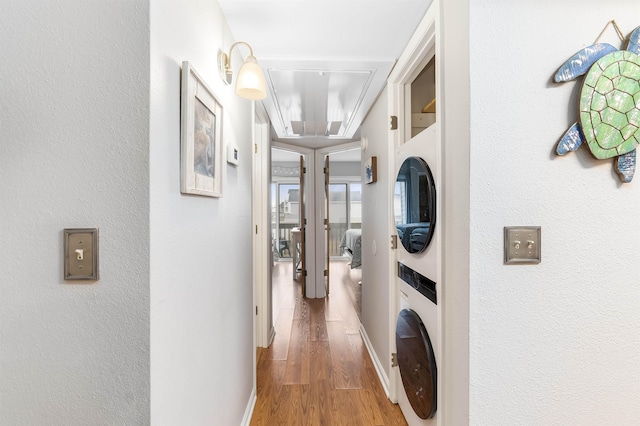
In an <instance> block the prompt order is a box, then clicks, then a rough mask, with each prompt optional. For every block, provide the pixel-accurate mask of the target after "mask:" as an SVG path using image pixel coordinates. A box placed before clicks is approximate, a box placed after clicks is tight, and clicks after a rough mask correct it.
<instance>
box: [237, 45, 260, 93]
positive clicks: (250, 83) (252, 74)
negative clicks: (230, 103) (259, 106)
mask: <svg viewBox="0 0 640 426" xmlns="http://www.w3.org/2000/svg"><path fill="white" fill-rule="evenodd" d="M236 94H237V95H238V96H240V97H241V98H245V99H252V100H259V99H264V98H265V97H266V96H267V82H266V80H265V78H264V73H263V72H262V68H260V65H258V62H257V61H256V57H255V56H253V55H249V56H248V57H247V60H246V61H245V63H244V64H242V66H241V67H240V71H238V77H237V78H236Z"/></svg>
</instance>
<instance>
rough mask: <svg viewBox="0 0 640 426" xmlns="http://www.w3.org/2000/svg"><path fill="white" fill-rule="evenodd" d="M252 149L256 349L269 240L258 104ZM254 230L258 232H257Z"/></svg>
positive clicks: (267, 312)
mask: <svg viewBox="0 0 640 426" xmlns="http://www.w3.org/2000/svg"><path fill="white" fill-rule="evenodd" d="M253 117H254V119H253V132H252V141H253V144H252V145H254V146H255V147H257V152H256V150H255V149H254V146H252V147H251V154H250V155H251V159H252V160H251V164H252V188H251V193H252V195H251V198H252V203H251V204H252V224H253V225H252V228H253V230H252V232H251V234H252V235H253V291H254V306H255V307H256V308H257V311H258V313H257V314H256V315H255V322H254V331H255V342H254V344H255V345H254V346H256V347H263V348H264V347H267V346H268V345H269V342H268V340H269V331H270V329H271V328H272V327H273V324H272V321H271V318H272V314H271V300H270V297H271V296H270V294H271V288H270V287H271V268H270V265H271V258H270V253H271V250H270V247H271V237H270V232H269V226H270V225H269V216H268V214H267V212H268V211H269V195H268V194H269V179H268V176H269V175H270V173H271V167H270V166H269V158H270V157H269V150H270V148H269V118H268V117H267V115H266V112H265V111H264V108H262V107H261V106H260V104H256V103H255V102H254V107H253ZM256 230H257V232H256Z"/></svg>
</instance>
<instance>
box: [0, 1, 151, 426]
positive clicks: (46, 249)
mask: <svg viewBox="0 0 640 426" xmlns="http://www.w3.org/2000/svg"><path fill="white" fill-rule="evenodd" d="M148 17H149V4H148V2H146V1H138V0H136V1H126V2H125V1H106V0H103V1H92V2H79V1H72V0H61V1H56V2H52V1H32V0H19V1H17V0H16V1H11V0H6V1H2V5H1V6H0V40H2V42H0V43H1V46H2V47H1V48H0V49H1V50H2V66H1V67H0V99H1V100H0V123H1V124H0V233H1V234H2V237H1V238H0V271H1V274H2V278H1V279H0V423H1V424H3V425H29V426H31V425H44V424H46V425H65V426H66V425H113V424H132V425H133V424H135V425H143V424H148V423H149V193H148V188H149V163H148V149H149V25H148ZM77 227H96V228H99V229H100V280H99V281H97V282H81V283H78V282H76V283H72V282H66V281H64V280H63V279H62V268H63V266H62V261H63V254H62V230H63V229H64V228H77Z"/></svg>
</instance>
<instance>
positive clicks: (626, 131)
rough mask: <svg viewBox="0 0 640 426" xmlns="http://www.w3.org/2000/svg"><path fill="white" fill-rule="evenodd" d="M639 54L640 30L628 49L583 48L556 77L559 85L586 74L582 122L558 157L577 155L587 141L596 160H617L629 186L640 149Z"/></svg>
mask: <svg viewBox="0 0 640 426" xmlns="http://www.w3.org/2000/svg"><path fill="white" fill-rule="evenodd" d="M611 22H612V23H613V24H614V26H615V27H616V30H617V31H618V34H619V35H620V31H619V30H618V28H617V26H616V25H615V22H613V21H611ZM607 25H608V24H607ZM605 29H606V27H605ZM603 32H604V30H603ZM621 38H622V37H621ZM639 54H640V26H639V27H637V28H636V29H635V30H633V32H632V33H631V35H630V36H629V41H628V43H627V49H626V50H618V49H616V48H615V47H613V46H612V45H610V44H607V43H596V44H594V45H591V46H588V47H585V48H584V49H582V50H580V51H579V52H578V53H576V54H575V55H573V56H572V57H571V58H569V60H567V62H565V63H564V64H562V66H561V67H560V68H559V69H558V72H557V73H556V75H555V77H554V80H555V81H556V82H557V83H560V82H564V81H570V80H573V79H575V78H577V77H579V76H581V75H585V77H584V82H583V83H582V90H581V92H580V121H579V124H578V123H574V124H573V125H571V127H569V130H567V132H566V133H565V134H564V136H562V138H561V139H560V141H559V142H558V145H557V147H556V153H557V154H558V155H564V154H566V153H567V152H569V151H575V150H577V149H578V148H579V147H580V145H582V144H583V143H584V142H586V145H587V146H588V147H589V150H590V151H591V154H593V156H594V157H595V158H597V159H601V160H604V159H607V158H614V157H615V169H616V172H617V173H618V174H619V176H620V180H621V181H622V182H625V183H628V182H631V179H633V174H634V172H635V169H636V148H637V147H638V145H640V56H639Z"/></svg>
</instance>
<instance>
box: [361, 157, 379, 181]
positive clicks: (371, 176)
mask: <svg viewBox="0 0 640 426" xmlns="http://www.w3.org/2000/svg"><path fill="white" fill-rule="evenodd" d="M377 181H378V157H375V156H373V157H369V159H368V160H367V161H365V163H364V182H365V183H374V182H377Z"/></svg>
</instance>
